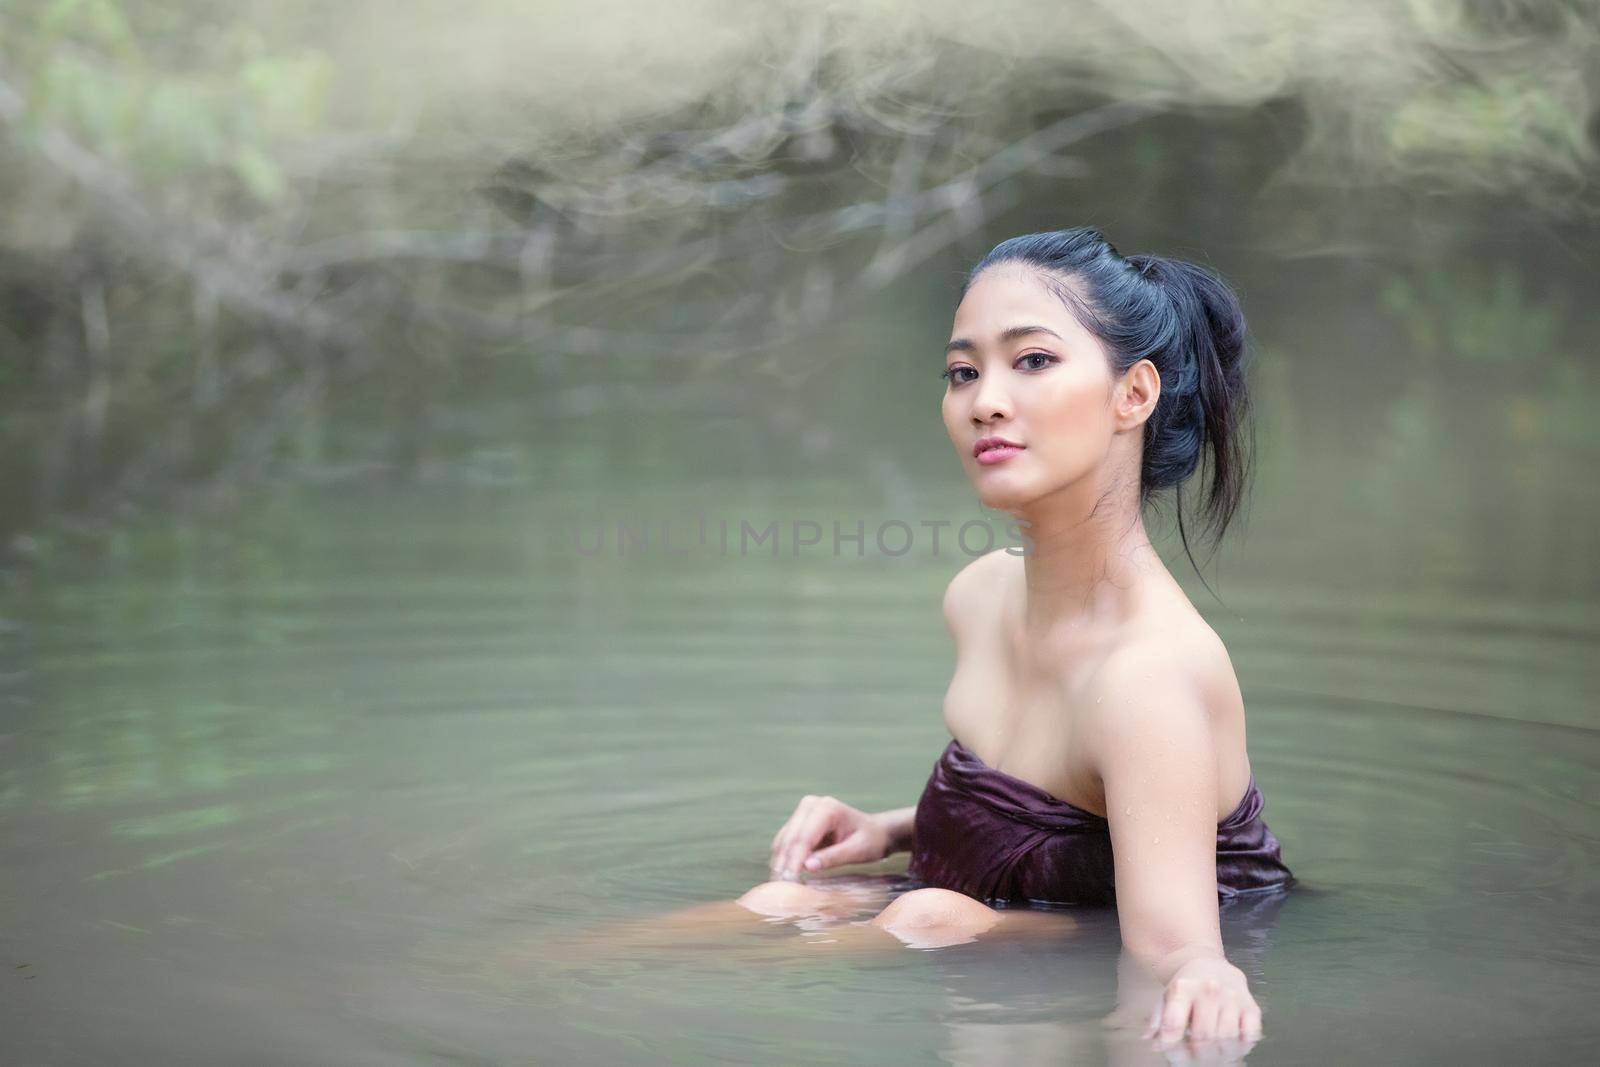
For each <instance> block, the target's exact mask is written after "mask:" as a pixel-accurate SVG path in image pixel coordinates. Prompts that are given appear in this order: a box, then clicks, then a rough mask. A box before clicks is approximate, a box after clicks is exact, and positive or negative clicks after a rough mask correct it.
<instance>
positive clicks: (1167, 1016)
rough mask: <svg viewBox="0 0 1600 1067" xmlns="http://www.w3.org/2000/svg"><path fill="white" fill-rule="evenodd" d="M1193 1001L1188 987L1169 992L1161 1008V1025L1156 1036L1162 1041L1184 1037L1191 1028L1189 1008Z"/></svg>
mask: <svg viewBox="0 0 1600 1067" xmlns="http://www.w3.org/2000/svg"><path fill="white" fill-rule="evenodd" d="M1193 1002H1194V996H1193V994H1191V993H1190V992H1189V991H1188V990H1186V989H1177V990H1174V991H1172V992H1169V993H1168V994H1167V1000H1166V1004H1165V1006H1163V1007H1162V1009H1161V1026H1160V1027H1159V1029H1157V1031H1156V1037H1157V1038H1158V1039H1160V1040H1162V1041H1176V1040H1178V1039H1179V1038H1180V1037H1182V1036H1183V1032H1184V1031H1185V1030H1187V1029H1188V1028H1189V1008H1190V1006H1191V1005H1192V1004H1193Z"/></svg>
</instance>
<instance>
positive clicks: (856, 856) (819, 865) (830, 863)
mask: <svg viewBox="0 0 1600 1067" xmlns="http://www.w3.org/2000/svg"><path fill="white" fill-rule="evenodd" d="M866 850H867V835H866V834H864V833H862V832H861V831H860V830H857V831H856V832H855V833H853V834H851V835H850V836H849V837H847V838H845V839H844V840H843V841H840V842H839V843H838V844H837V845H829V846H828V847H827V848H823V849H818V850H817V851H815V852H813V853H812V854H811V855H810V856H809V857H807V858H806V870H808V871H820V870H823V869H824V868H827V867H836V866H838V865H840V864H843V863H856V862H859V861H860V860H863V859H865V858H866Z"/></svg>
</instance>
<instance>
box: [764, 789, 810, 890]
mask: <svg viewBox="0 0 1600 1067" xmlns="http://www.w3.org/2000/svg"><path fill="white" fill-rule="evenodd" d="M816 799H817V798H816V797H812V796H806V797H801V798H800V803H799V804H797V805H795V809H794V814H793V815H791V816H789V821H788V822H786V823H784V824H783V829H781V830H779V831H778V836H777V837H776V838H774V839H773V843H772V860H771V863H772V870H773V871H774V872H775V873H782V871H783V858H784V856H785V855H787V854H788V851H789V848H790V843H791V842H792V841H793V840H794V835H795V833H796V832H797V831H798V829H799V827H800V825H801V824H802V823H803V822H804V821H805V818H806V813H807V812H808V811H810V810H811V805H812V804H814V803H815V802H816Z"/></svg>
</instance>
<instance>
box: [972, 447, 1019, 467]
mask: <svg viewBox="0 0 1600 1067" xmlns="http://www.w3.org/2000/svg"><path fill="white" fill-rule="evenodd" d="M1021 454H1022V449H1021V448H1019V447H1016V446H1014V445H1000V446H998V447H996V448H986V449H984V450H983V451H982V452H979V453H978V462H979V463H982V464H984V465H985V466H987V465H989V464H991V463H1004V462H1005V461H1006V460H1008V459H1010V458H1011V457H1012V456H1019V455H1021Z"/></svg>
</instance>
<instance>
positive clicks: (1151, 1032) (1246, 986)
mask: <svg viewBox="0 0 1600 1067" xmlns="http://www.w3.org/2000/svg"><path fill="white" fill-rule="evenodd" d="M1185 1030H1187V1031H1188V1032H1189V1036H1190V1038H1191V1039H1192V1040H1194V1041H1235V1040H1241V1041H1245V1042H1250V1043H1252V1044H1253V1043H1254V1042H1255V1041H1257V1040H1258V1039H1260V1037H1261V1008H1260V1006H1259V1005H1257V1004H1256V1001H1255V998H1254V997H1252V996H1251V995H1250V983H1249V981H1248V980H1247V979H1246V978H1245V975H1244V972H1243V971H1241V970H1240V969H1239V968H1237V967H1235V966H1234V965H1233V964H1231V963H1229V962H1228V961H1227V960H1225V959H1223V958H1222V957H1221V956H1197V957H1195V958H1194V959H1191V960H1189V961H1188V962H1186V963H1185V964H1184V965H1183V966H1181V967H1179V968H1178V969H1177V970H1176V971H1174V972H1173V974H1172V977H1171V978H1170V979H1168V980H1167V986H1166V989H1165V991H1164V992H1163V994H1162V999H1161V1002H1160V1003H1159V1004H1157V1005H1156V1008H1155V1010H1154V1011H1153V1012H1151V1014H1150V1022H1149V1025H1148V1026H1146V1027H1145V1031H1144V1036H1145V1037H1154V1038H1156V1039H1157V1040H1158V1041H1160V1042H1162V1043H1166V1042H1175V1041H1178V1040H1180V1039H1181V1038H1182V1037H1183V1035H1184V1031H1185Z"/></svg>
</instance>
